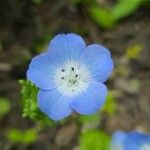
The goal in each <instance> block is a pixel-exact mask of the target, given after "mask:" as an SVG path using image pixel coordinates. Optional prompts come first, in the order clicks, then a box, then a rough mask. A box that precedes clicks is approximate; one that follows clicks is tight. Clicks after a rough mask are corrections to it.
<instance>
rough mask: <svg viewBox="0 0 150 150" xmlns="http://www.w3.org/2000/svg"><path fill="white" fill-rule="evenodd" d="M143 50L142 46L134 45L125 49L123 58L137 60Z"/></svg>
mask: <svg viewBox="0 0 150 150" xmlns="http://www.w3.org/2000/svg"><path fill="white" fill-rule="evenodd" d="M143 49H144V47H143V45H141V44H135V45H132V46H130V47H128V48H127V50H126V54H125V56H126V57H127V58H129V59H137V58H139V56H140V54H141V52H142V50H143Z"/></svg>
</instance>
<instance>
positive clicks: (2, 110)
mask: <svg viewBox="0 0 150 150" xmlns="http://www.w3.org/2000/svg"><path fill="white" fill-rule="evenodd" d="M10 109H11V103H10V101H9V100H8V99H6V98H2V97H1V98H0V118H2V117H3V116H4V115H6V114H7V113H8V112H9V111H10Z"/></svg>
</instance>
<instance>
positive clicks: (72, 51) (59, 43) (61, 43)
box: [48, 33, 86, 59]
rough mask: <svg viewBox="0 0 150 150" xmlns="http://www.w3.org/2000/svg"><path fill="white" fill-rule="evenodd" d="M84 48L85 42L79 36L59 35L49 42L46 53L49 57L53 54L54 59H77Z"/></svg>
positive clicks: (71, 34)
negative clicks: (47, 52)
mask: <svg viewBox="0 0 150 150" xmlns="http://www.w3.org/2000/svg"><path fill="white" fill-rule="evenodd" d="M85 47H86V45H85V42H84V40H83V39H82V37H80V36H79V35H77V34H73V33H70V34H59V35H57V36H55V37H54V38H53V39H52V40H51V42H50V44H49V48H48V51H49V54H50V55H52V53H53V55H54V54H55V58H56V57H59V58H60V59H62V58H66V57H67V58H69V59H79V57H80V55H81V53H82V52H83V49H84V48H85ZM53 58H54V57H53Z"/></svg>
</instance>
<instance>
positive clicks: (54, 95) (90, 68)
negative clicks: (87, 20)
mask: <svg viewBox="0 0 150 150" xmlns="http://www.w3.org/2000/svg"><path fill="white" fill-rule="evenodd" d="M112 69H113V62H112V59H111V55H110V52H109V51H108V50H107V49H106V48H105V47H103V46H101V45H98V44H93V45H90V46H87V47H86V45H85V42H84V41H83V39H82V38H81V37H80V36H79V35H76V34H60V35H57V36H55V37H54V38H53V39H52V40H51V42H50V44H49V47H48V50H47V51H46V52H45V53H43V54H41V55H38V56H36V57H35V58H33V59H32V61H31V63H30V65H29V69H28V71H27V78H28V79H29V80H30V81H32V82H33V83H34V84H35V85H36V86H37V87H39V89H40V90H39V93H38V106H39V108H40V109H41V111H43V112H44V113H46V114H47V115H48V116H49V117H50V118H52V119H53V120H60V119H63V118H65V117H67V116H69V115H70V114H71V113H72V112H78V113H80V114H93V113H95V112H96V111H97V110H98V109H99V108H101V107H102V106H103V104H104V102H105V98H106V94H107V89H106V86H105V85H104V84H103V83H104V82H105V81H106V80H107V78H108V77H109V75H110V73H111V71H112Z"/></svg>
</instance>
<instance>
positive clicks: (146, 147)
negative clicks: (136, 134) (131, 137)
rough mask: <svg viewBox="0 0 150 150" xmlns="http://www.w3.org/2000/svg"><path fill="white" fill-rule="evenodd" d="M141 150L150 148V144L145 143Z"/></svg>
mask: <svg viewBox="0 0 150 150" xmlns="http://www.w3.org/2000/svg"><path fill="white" fill-rule="evenodd" d="M140 150H150V144H144V145H142V146H141V148H140Z"/></svg>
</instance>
